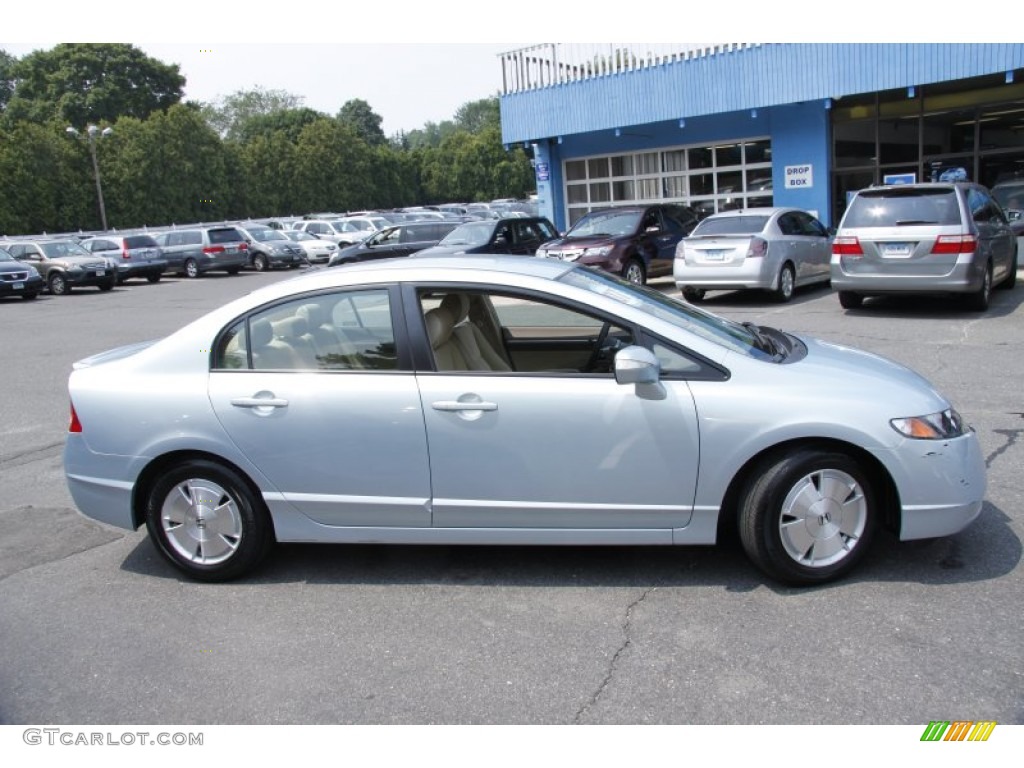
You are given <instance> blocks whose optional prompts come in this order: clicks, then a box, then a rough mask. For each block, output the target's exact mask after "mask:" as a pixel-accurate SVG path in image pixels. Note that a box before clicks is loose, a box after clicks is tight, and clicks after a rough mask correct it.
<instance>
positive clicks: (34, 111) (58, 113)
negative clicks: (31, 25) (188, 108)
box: [4, 43, 185, 128]
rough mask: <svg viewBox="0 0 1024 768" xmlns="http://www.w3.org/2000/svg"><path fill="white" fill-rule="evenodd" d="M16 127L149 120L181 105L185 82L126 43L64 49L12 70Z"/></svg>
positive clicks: (11, 111)
mask: <svg viewBox="0 0 1024 768" xmlns="http://www.w3.org/2000/svg"><path fill="white" fill-rule="evenodd" d="M11 69H12V73H13V75H14V92H13V94H12V95H11V97H10V100H9V101H8V103H7V108H6V109H5V110H4V119H5V121H7V122H8V124H11V123H13V122H16V121H20V120H28V121H31V122H36V123H46V122H49V121H51V120H57V121H60V122H63V123H65V124H69V125H74V126H76V127H79V128H83V127H85V125H86V124H89V123H100V122H108V123H110V122H113V121H114V120H116V119H117V118H119V117H137V118H140V119H141V118H146V117H148V116H149V115H151V114H152V113H153V112H156V111H158V110H162V109H166V108H167V107H170V106H171V105H173V104H177V103H178V102H179V101H181V95H182V88H184V86H185V78H184V77H182V76H181V74H180V72H179V71H178V67H177V65H173V64H163V63H161V62H159V61H157V60H156V59H152V58H150V57H148V56H146V55H145V54H144V53H143V52H142V51H141V50H139V49H138V48H135V47H134V46H131V45H128V44H125V43H62V44H60V45H57V46H55V47H54V48H52V49H50V50H48V51H34V52H33V53H30V54H28V55H27V56H24V57H23V58H22V59H20V60H18V61H17V63H16V64H14V65H13V67H12V68H11Z"/></svg>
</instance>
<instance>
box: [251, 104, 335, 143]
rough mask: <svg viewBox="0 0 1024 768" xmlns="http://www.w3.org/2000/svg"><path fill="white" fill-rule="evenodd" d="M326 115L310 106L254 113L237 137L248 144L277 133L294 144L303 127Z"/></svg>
mask: <svg viewBox="0 0 1024 768" xmlns="http://www.w3.org/2000/svg"><path fill="white" fill-rule="evenodd" d="M326 117H327V115H325V114H324V113H323V112H317V111H316V110H315V109H310V108H309V107H299V108H296V109H279V110H277V111H276V112H269V113H267V114H265V115H253V116H252V117H250V118H248V119H247V120H245V121H243V122H242V123H241V124H240V125H239V126H238V131H237V135H236V138H237V139H238V141H239V142H241V143H242V144H246V143H248V142H250V141H253V140H254V139H256V138H258V137H263V138H269V137H270V136H273V135H275V134H282V135H283V136H284V137H285V138H286V139H287V140H288V141H290V142H291V143H292V144H294V143H295V142H296V141H298V140H299V136H300V135H301V134H302V129H303V128H305V127H306V126H307V125H309V124H310V123H313V122H315V121H317V120H320V119H323V118H326Z"/></svg>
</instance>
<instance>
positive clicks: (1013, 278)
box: [998, 251, 1018, 291]
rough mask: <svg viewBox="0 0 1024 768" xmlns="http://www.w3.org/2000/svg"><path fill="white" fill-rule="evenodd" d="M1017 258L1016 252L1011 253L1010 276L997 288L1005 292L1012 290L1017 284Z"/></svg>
mask: <svg viewBox="0 0 1024 768" xmlns="http://www.w3.org/2000/svg"><path fill="white" fill-rule="evenodd" d="M1017 257H1018V254H1017V252H1016V251H1014V252H1013V261H1011V262H1010V274H1008V275H1007V276H1006V279H1005V280H1003V282H1001V283H1000V284H999V286H998V287H999V288H1000V289H1002V290H1004V291H1006V290H1009V289H1010V288H1013V286H1015V285H1016V284H1017Z"/></svg>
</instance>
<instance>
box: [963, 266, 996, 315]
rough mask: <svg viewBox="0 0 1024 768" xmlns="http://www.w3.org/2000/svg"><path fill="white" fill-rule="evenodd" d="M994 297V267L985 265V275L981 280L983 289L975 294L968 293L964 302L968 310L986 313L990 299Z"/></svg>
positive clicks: (979, 289)
mask: <svg viewBox="0 0 1024 768" xmlns="http://www.w3.org/2000/svg"><path fill="white" fill-rule="evenodd" d="M991 297H992V265H991V264H986V265H985V274H984V275H982V278H981V287H980V288H978V290H976V291H975V292H974V293H968V294H967V295H966V296H965V297H964V300H965V302H966V304H967V308H968V309H971V310H973V311H975V312H984V311H985V310H986V309H988V303H989V299H990V298H991Z"/></svg>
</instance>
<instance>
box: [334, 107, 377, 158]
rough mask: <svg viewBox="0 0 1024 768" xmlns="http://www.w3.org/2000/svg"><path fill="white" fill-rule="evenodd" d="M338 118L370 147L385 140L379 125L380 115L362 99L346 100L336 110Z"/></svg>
mask: <svg viewBox="0 0 1024 768" xmlns="http://www.w3.org/2000/svg"><path fill="white" fill-rule="evenodd" d="M338 120H339V121H340V122H342V123H345V124H346V125H348V126H349V127H351V128H352V130H354V131H355V132H356V135H357V136H358V137H359V138H361V139H362V140H363V141H365V142H366V143H367V144H369V145H370V146H371V147H379V146H382V145H383V144H385V143H386V142H387V139H386V138H384V131H382V130H381V127H380V124H381V120H382V118H381V116H380V115H378V114H377V113H376V112H374V111H373V110H372V109H370V105H369V104H367V103H366V102H365V101H363V100H362V99H350V100H349V101H346V102H345V104H344V105H342V107H341V109H340V110H339V111H338Z"/></svg>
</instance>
